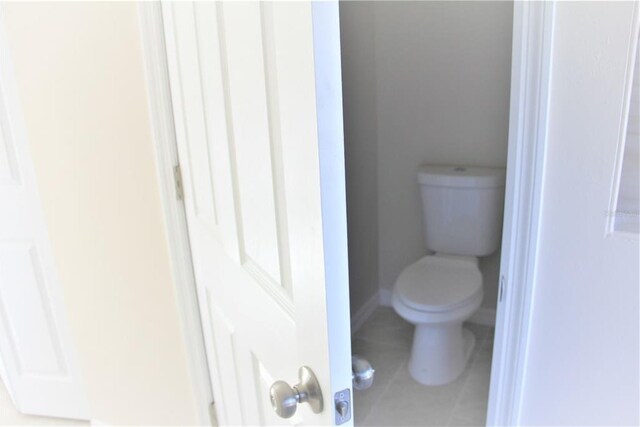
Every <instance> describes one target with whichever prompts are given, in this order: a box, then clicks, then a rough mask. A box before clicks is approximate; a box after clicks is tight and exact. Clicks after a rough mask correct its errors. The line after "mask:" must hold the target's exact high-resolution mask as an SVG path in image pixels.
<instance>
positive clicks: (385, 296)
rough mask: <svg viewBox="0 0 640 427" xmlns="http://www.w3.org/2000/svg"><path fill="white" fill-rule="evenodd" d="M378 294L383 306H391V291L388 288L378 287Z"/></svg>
mask: <svg viewBox="0 0 640 427" xmlns="http://www.w3.org/2000/svg"><path fill="white" fill-rule="evenodd" d="M378 294H379V297H380V300H379V302H380V305H381V306H383V307H391V291H390V290H389V289H380V292H378Z"/></svg>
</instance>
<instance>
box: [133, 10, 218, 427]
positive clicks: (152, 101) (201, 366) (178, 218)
mask: <svg viewBox="0 0 640 427" xmlns="http://www.w3.org/2000/svg"><path fill="white" fill-rule="evenodd" d="M138 20H139V24H140V37H141V41H142V55H143V62H144V68H145V77H146V83H147V91H148V97H149V115H150V124H151V131H152V135H153V142H154V151H155V155H156V168H157V171H156V173H157V175H158V181H159V184H160V196H161V202H162V211H163V216H164V220H165V231H166V236H167V241H168V246H169V257H170V260H171V272H172V276H173V283H174V286H175V294H176V298H177V305H178V315H179V318H180V324H181V329H182V336H183V337H184V343H185V346H186V348H187V354H186V358H187V365H188V372H189V376H190V380H191V385H192V391H193V394H194V397H195V401H196V408H195V413H196V416H197V422H198V424H199V425H212V419H213V418H214V417H215V414H213V413H212V403H213V392H212V390H211V383H210V381H209V367H208V364H207V357H206V350H205V345H204V334H203V332H202V325H201V324H200V309H199V305H198V298H197V293H196V292H197V291H196V282H195V276H194V272H193V264H192V259H191V247H190V244H189V234H188V229H187V219H186V214H185V210H184V202H183V201H181V200H179V199H180V197H179V196H178V194H177V191H176V181H175V179H176V177H175V175H174V168H175V167H176V166H177V165H178V164H179V163H178V148H177V144H176V133H175V125H174V116H173V107H172V102H171V87H170V85H169V67H168V64H167V54H166V45H165V38H164V27H163V18H162V6H161V4H160V2H140V3H138Z"/></svg>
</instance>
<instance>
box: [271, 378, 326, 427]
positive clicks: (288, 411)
mask: <svg viewBox="0 0 640 427" xmlns="http://www.w3.org/2000/svg"><path fill="white" fill-rule="evenodd" d="M298 379H299V383H298V384H296V385H294V386H293V387H291V386H290V385H289V384H287V383H286V382H285V381H276V382H274V383H273V384H272V385H271V387H270V388H269V398H270V399H271V406H272V407H273V410H274V411H275V412H276V414H278V416H280V417H282V418H291V417H292V416H293V414H295V413H296V409H297V408H298V403H304V402H306V403H308V404H309V405H310V406H311V410H312V411H313V412H314V413H316V414H319V413H320V412H322V407H323V401H322V391H321V390H320V384H319V383H318V379H317V378H316V376H315V375H314V373H313V371H312V370H311V369H310V368H308V367H306V366H303V367H301V368H300V369H299V370H298Z"/></svg>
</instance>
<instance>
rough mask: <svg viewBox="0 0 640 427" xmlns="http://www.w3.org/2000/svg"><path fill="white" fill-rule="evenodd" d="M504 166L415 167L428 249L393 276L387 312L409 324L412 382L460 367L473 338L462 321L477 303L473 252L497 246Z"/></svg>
mask: <svg viewBox="0 0 640 427" xmlns="http://www.w3.org/2000/svg"><path fill="white" fill-rule="evenodd" d="M504 181H505V171H504V169H498V168H476V167H461V166H423V167H421V168H420V170H419V171H418V183H419V184H420V189H421V195H422V217H423V224H424V227H423V228H424V239H425V243H426V247H427V249H428V250H429V251H433V252H435V253H434V254H433V255H427V256H425V257H423V258H421V259H420V260H418V261H417V262H415V263H413V264H411V265H409V266H408V267H406V268H405V269H404V271H402V273H400V276H398V279H397V280H396V283H395V286H394V289H393V297H392V304H393V308H394V309H395V311H396V312H397V313H398V314H399V315H400V316H401V317H403V318H404V319H405V320H407V321H408V322H411V323H413V324H415V326H416V328H415V333H414V336H413V346H412V349H411V359H410V361H409V372H410V374H411V376H412V377H413V378H414V379H415V380H416V381H418V382H419V383H422V384H425V385H441V384H446V383H449V382H451V381H453V380H455V379H456V378H458V376H459V375H460V374H461V373H462V371H464V368H465V366H466V364H467V361H468V360H469V356H470V355H471V352H472V351H473V347H474V345H475V337H474V336H473V334H472V333H471V332H469V331H468V330H466V329H463V327H462V322H464V321H465V320H467V319H468V318H469V317H471V315H472V314H473V313H474V312H475V311H476V310H477V309H478V307H479V306H480V303H481V302H482V295H483V293H482V274H481V273H480V269H479V268H478V259H477V258H476V257H480V256H486V255H489V254H491V253H493V252H494V251H495V250H496V249H497V248H498V246H499V244H500V233H501V228H502V203H503V197H504Z"/></svg>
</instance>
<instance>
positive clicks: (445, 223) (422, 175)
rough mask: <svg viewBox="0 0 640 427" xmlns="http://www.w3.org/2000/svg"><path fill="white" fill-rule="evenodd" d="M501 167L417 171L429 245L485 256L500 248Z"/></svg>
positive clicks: (453, 252)
mask: <svg viewBox="0 0 640 427" xmlns="http://www.w3.org/2000/svg"><path fill="white" fill-rule="evenodd" d="M504 182H505V170H504V169H502V168H481V167H468V166H438V165H425V166H422V167H420V169H419V171H418V184H420V192H421V195H422V219H423V231H424V240H425V244H426V247H427V249H429V250H432V251H435V252H444V253H448V254H455V255H468V256H478V257H479V256H485V255H489V254H491V253H493V252H495V251H496V249H498V246H499V245H500V237H501V231H502V214H503V203H504Z"/></svg>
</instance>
